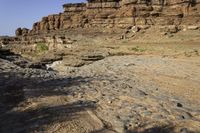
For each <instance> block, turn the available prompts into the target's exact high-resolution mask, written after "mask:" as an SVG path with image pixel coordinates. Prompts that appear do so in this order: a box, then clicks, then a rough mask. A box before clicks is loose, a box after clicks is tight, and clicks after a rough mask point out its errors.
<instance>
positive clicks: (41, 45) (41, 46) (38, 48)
mask: <svg viewBox="0 0 200 133" xmlns="http://www.w3.org/2000/svg"><path fill="white" fill-rule="evenodd" d="M48 50H49V48H48V46H47V45H46V44H45V43H37V45H36V52H39V53H41V52H45V51H48Z"/></svg>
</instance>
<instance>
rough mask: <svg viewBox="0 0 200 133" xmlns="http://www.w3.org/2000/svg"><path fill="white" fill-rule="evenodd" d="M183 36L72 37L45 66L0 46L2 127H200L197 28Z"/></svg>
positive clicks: (73, 132)
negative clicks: (120, 38)
mask: <svg viewBox="0 0 200 133" xmlns="http://www.w3.org/2000/svg"><path fill="white" fill-rule="evenodd" d="M146 32H147V34H144V33H140V34H143V35H144V36H143V38H145V40H148V38H150V37H149V36H148V35H149V34H148V32H151V31H146ZM155 34H156V33H155ZM188 34H190V32H188ZM185 36H186V33H185V32H180V33H177V34H176V36H170V37H169V36H164V37H162V38H158V37H157V38H156V37H155V38H151V39H152V40H148V41H146V42H145V41H144V39H140V38H139V37H137V36H135V38H134V39H132V40H116V38H110V37H109V38H105V37H102V38H98V37H96V38H94V37H91V38H88V37H87V40H86V39H85V38H84V37H83V36H81V37H80V36H79V38H75V37H74V39H75V40H77V42H76V43H74V44H73V45H71V47H67V48H65V49H62V50H59V51H56V52H55V53H54V56H53V55H52V52H50V53H51V56H50V53H48V52H47V53H45V54H44V55H46V56H47V57H49V58H50V57H51V58H54V57H56V59H58V58H57V56H61V55H62V59H61V58H60V59H59V61H56V62H54V63H53V64H51V63H52V61H51V62H45V63H46V64H47V65H46V66H45V65H44V64H43V65H41V64H39V65H35V62H32V61H31V60H30V58H29V59H25V58H24V57H21V56H20V55H15V54H14V53H13V54H14V55H13V54H11V53H9V52H8V51H7V53H5V51H4V52H2V51H1V59H0V106H1V107H0V112H1V114H0V132H2V133H4V132H5V133H9V132H10V133H13V132H69V133H114V132H117V133H123V132H124V133H171V132H175V133H176V132H177V133H198V132H200V101H199V98H200V82H199V81H200V60H199V59H200V56H199V51H200V46H199V45H198V43H199V40H198V38H199V31H196V32H193V34H190V37H188V38H185ZM191 36H192V37H191ZM169 38H170V39H169ZM2 53H4V54H2ZM44 55H43V59H44ZM25 57H27V56H25ZM47 57H45V59H46V58H47ZM46 60H47V59H46ZM39 61H41V58H39ZM48 61H49V60H48ZM43 63H44V62H43ZM42 66H43V67H42ZM44 66H45V67H44ZM47 68H48V70H47Z"/></svg>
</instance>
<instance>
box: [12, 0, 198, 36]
mask: <svg viewBox="0 0 200 133" xmlns="http://www.w3.org/2000/svg"><path fill="white" fill-rule="evenodd" d="M199 3H200V0H88V1H87V3H76V4H65V5H63V8H64V12H63V13H60V14H54V15H49V16H47V17H43V18H42V20H41V21H40V22H36V23H34V24H33V28H32V30H30V31H29V30H27V29H26V28H24V29H21V28H18V29H17V30H16V35H17V36H20V35H33V34H38V33H41V32H42V33H45V32H50V31H55V30H67V29H70V28H89V27H100V28H126V27H129V26H135V25H194V24H195V25H199V24H200V4H199Z"/></svg>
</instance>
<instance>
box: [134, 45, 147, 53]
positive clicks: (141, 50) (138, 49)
mask: <svg viewBox="0 0 200 133" xmlns="http://www.w3.org/2000/svg"><path fill="white" fill-rule="evenodd" d="M131 50H133V51H135V52H145V51H146V49H144V48H141V47H139V46H136V47H133V48H131Z"/></svg>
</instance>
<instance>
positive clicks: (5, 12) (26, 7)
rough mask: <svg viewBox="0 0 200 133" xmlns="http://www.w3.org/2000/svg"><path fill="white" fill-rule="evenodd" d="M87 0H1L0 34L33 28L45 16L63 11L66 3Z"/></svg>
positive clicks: (11, 33) (9, 33)
mask: <svg viewBox="0 0 200 133" xmlns="http://www.w3.org/2000/svg"><path fill="white" fill-rule="evenodd" d="M84 1H85V0H0V36H2V35H14V34H15V29H16V28H18V27H27V28H31V27H32V25H33V23H34V22H37V21H39V20H41V18H42V17H43V16H47V15H49V14H57V13H59V12H63V8H62V5H63V4H65V3H76V2H84Z"/></svg>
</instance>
